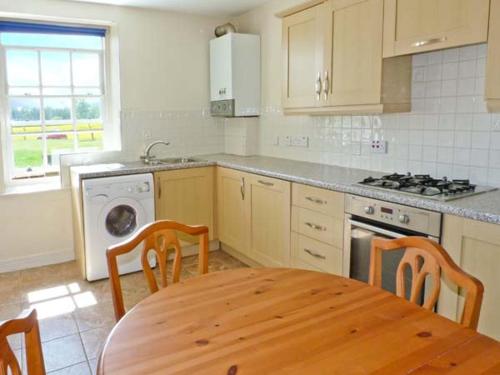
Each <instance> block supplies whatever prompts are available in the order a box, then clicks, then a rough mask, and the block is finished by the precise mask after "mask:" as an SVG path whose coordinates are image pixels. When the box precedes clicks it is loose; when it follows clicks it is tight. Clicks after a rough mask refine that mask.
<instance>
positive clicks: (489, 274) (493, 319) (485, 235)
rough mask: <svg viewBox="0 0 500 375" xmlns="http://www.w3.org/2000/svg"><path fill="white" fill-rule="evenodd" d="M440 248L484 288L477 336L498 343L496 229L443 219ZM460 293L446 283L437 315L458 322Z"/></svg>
mask: <svg viewBox="0 0 500 375" xmlns="http://www.w3.org/2000/svg"><path fill="white" fill-rule="evenodd" d="M443 224H444V225H443V236H442V243H443V247H444V248H445V249H446V250H447V251H448V253H449V254H450V255H451V257H452V258H453V260H454V261H455V262H456V263H457V264H458V265H459V266H460V267H461V268H462V269H463V270H464V271H465V272H467V273H469V274H471V275H473V276H474V277H476V278H477V279H479V280H481V282H482V283H483V284H484V299H483V305H482V309H481V316H480V319H479V327H478V330H479V332H481V333H483V334H485V335H488V336H491V337H494V338H496V339H497V340H498V339H500V319H499V311H500V272H498V267H499V265H500V225H495V224H489V223H484V222H480V221H474V220H468V219H463V218H460V217H456V216H451V215H445V217H444V223H443ZM463 302H464V297H463V292H462V291H460V290H457V288H456V287H454V286H451V284H450V283H448V282H446V280H445V285H443V288H442V291H441V296H440V299H439V304H438V312H439V313H440V314H442V315H444V316H446V317H448V318H450V319H452V320H458V319H459V318H460V316H461V313H462V310H463Z"/></svg>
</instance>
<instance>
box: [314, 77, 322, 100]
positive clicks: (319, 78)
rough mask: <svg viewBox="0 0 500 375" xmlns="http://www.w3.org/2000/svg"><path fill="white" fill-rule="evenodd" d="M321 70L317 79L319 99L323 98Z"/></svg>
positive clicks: (316, 86) (317, 95)
mask: <svg viewBox="0 0 500 375" xmlns="http://www.w3.org/2000/svg"><path fill="white" fill-rule="evenodd" d="M321 86H322V85H321V72H318V78H317V79H316V85H315V88H316V97H317V99H318V100H321Z"/></svg>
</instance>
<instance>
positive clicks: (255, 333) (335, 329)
mask: <svg viewBox="0 0 500 375" xmlns="http://www.w3.org/2000/svg"><path fill="white" fill-rule="evenodd" d="M97 372H98V374H100V375H127V374H134V375H138V374H141V375H146V374H162V375H165V374H224V375H225V374H228V375H236V374H238V375H243V374H259V375H263V374H278V373H279V374H301V375H304V374H314V375H317V374H343V375H346V374H347V375H349V374H384V375H387V374H450V375H451V374H467V375H475V374H500V343H499V342H497V341H495V340H493V339H491V338H488V337H486V336H483V335H481V334H479V333H477V332H475V331H473V330H471V329H467V328H464V327H462V326H460V325H459V324H457V323H455V322H453V321H450V320H448V319H446V318H444V317H441V316H439V315H437V314H435V313H433V312H431V311H428V310H425V309H423V308H421V307H419V306H417V305H414V304H412V303H409V302H407V301H406V300H404V299H401V298H399V297H396V296H395V295H393V294H391V293H389V292H387V291H384V290H382V289H379V288H376V287H372V286H369V285H367V284H365V283H362V282H359V281H356V280H351V279H346V278H343V277H339V276H334V275H330V274H324V273H318V272H311V271H303V270H296V269H266V268H262V269H250V268H244V269H238V270H231V271H222V272H217V273H212V274H207V275H203V276H199V277H196V278H193V279H188V280H186V281H182V282H180V283H178V284H175V285H171V286H169V287H167V288H165V289H162V290H161V291H159V292H157V293H155V294H153V295H151V296H149V297H147V298H146V299H144V300H143V301H142V302H140V303H139V304H138V305H136V306H135V307H134V308H133V309H132V310H131V311H129V312H128V313H127V314H126V315H125V316H124V317H123V318H122V319H121V320H120V322H119V323H118V324H117V325H116V326H115V327H114V329H113V330H112V332H111V333H110V335H109V337H108V339H107V341H106V344H105V346H104V350H103V352H102V355H101V358H100V361H99V365H98V370H97Z"/></svg>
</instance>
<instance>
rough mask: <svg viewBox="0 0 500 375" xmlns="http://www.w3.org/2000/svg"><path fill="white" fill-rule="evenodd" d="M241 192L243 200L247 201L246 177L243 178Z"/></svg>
mask: <svg viewBox="0 0 500 375" xmlns="http://www.w3.org/2000/svg"><path fill="white" fill-rule="evenodd" d="M240 192H241V200H245V177H242V178H241V184H240Z"/></svg>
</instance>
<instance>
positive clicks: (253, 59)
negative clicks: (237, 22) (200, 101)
mask: <svg viewBox="0 0 500 375" xmlns="http://www.w3.org/2000/svg"><path fill="white" fill-rule="evenodd" d="M260 79H261V78H260V36H259V35H251V34H238V33H228V34H225V35H223V36H221V37H219V38H216V39H213V40H211V41H210V97H211V105H210V112H211V114H212V115H213V116H220V117H250V116H259V115H260Z"/></svg>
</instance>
